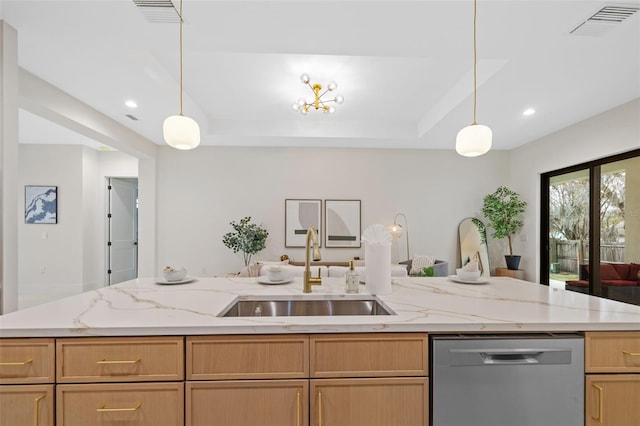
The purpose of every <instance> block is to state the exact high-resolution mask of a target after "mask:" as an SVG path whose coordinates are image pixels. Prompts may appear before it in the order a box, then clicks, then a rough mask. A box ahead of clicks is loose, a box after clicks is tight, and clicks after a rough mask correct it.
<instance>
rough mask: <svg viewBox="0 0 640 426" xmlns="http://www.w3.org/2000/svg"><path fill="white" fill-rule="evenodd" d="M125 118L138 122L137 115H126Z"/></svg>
mask: <svg viewBox="0 0 640 426" xmlns="http://www.w3.org/2000/svg"><path fill="white" fill-rule="evenodd" d="M125 117H127V118H128V119H130V120H133V121H138V117H136V116H135V115H131V114H125Z"/></svg>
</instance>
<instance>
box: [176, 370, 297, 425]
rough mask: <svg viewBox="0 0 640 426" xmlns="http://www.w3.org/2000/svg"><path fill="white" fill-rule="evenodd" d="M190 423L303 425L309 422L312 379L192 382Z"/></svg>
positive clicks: (188, 403)
mask: <svg viewBox="0 0 640 426" xmlns="http://www.w3.org/2000/svg"><path fill="white" fill-rule="evenodd" d="M186 394H187V396H186V398H187V404H186V405H187V408H186V415H187V421H186V424H187V426H247V425H258V424H259V425H277V426H287V425H290V426H303V425H305V426H306V425H308V423H309V404H308V400H309V380H304V379H298V380H237V381H223V380H221V381H212V382H205V381H200V382H189V383H187V389H186Z"/></svg>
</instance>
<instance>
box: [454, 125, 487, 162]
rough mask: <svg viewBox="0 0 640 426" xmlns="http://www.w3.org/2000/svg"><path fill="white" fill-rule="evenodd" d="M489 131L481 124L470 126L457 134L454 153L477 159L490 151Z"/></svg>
mask: <svg viewBox="0 0 640 426" xmlns="http://www.w3.org/2000/svg"><path fill="white" fill-rule="evenodd" d="M492 137H493V135H492V132H491V129H490V128H489V127H487V126H484V125H482V124H471V125H470V126H467V127H465V128H464V129H462V130H460V131H459V132H458V136H457V137H456V151H457V152H458V154H460V155H463V156H465V157H477V156H479V155H482V154H485V153H487V152H488V151H489V150H490V149H491V139H492Z"/></svg>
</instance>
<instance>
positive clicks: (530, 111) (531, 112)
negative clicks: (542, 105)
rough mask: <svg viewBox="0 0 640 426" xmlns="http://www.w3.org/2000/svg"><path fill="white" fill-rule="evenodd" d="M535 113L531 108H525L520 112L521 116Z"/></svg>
mask: <svg viewBox="0 0 640 426" xmlns="http://www.w3.org/2000/svg"><path fill="white" fill-rule="evenodd" d="M535 113H536V110H535V109H533V108H527V109H525V110H524V111H523V112H522V115H533V114H535Z"/></svg>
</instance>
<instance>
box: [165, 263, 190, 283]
mask: <svg viewBox="0 0 640 426" xmlns="http://www.w3.org/2000/svg"><path fill="white" fill-rule="evenodd" d="M162 276H163V277H164V279H165V280H167V281H180V280H183V279H185V277H186V276H187V270H186V269H184V268H183V267H179V268H175V267H173V266H167V267H165V268H164V269H163V270H162Z"/></svg>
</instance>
